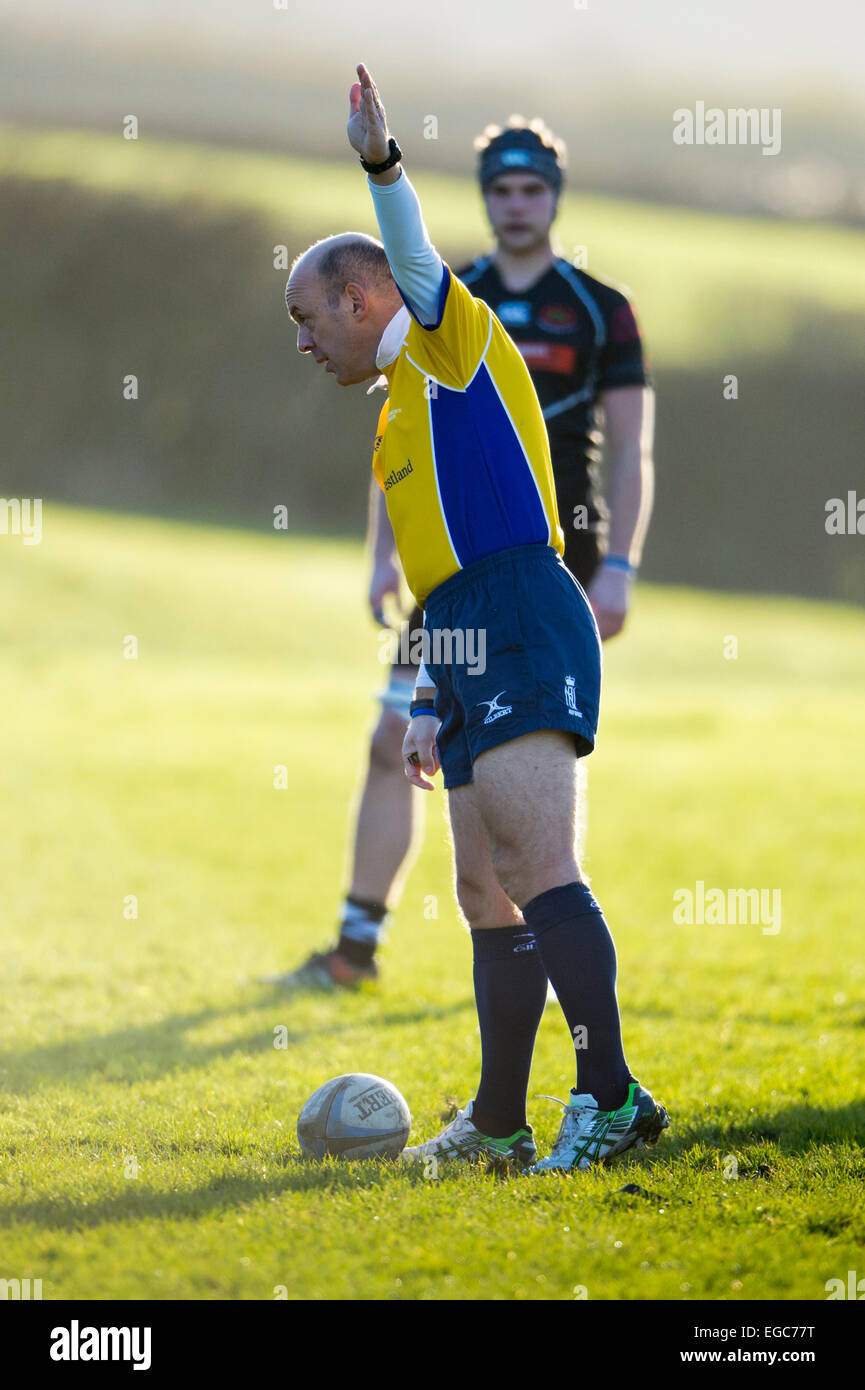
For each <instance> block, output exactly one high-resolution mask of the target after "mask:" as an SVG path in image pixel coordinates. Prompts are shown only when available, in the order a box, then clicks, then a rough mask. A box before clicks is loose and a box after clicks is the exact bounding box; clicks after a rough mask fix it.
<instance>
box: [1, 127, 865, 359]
mask: <svg viewBox="0 0 865 1390" xmlns="http://www.w3.org/2000/svg"><path fill="white" fill-rule="evenodd" d="M421 153H422V154H423V155H424V156H425V159H424V161H423V162H424V163H426V164H429V163H431V162H432V163H434V160H431V159H430V157H429V151H428V150H424V151H422V152H421ZM410 157H411V152H409V158H410ZM9 175H14V176H17V177H22V178H31V179H37V180H45V179H67V180H71V181H72V182H73V183H76V184H78V185H79V186H81V187H82V188H84V189H88V190H91V191H97V192H101V193H116V194H127V195H132V196H135V197H141V198H146V199H148V200H151V201H155V202H161V203H168V204H171V205H175V204H177V203H178V202H182V201H183V200H185V199H192V200H195V201H196V202H200V203H203V204H206V205H210V206H211V207H213V208H214V209H236V210H243V211H247V212H249V213H253V214H256V215H259V216H261V217H262V218H263V219H264V220H265V221H266V222H267V223H268V224H269V225H270V228H271V229H272V233H273V238H274V243H275V244H276V243H281V242H284V243H285V244H286V245H288V248H289V251H290V253H292V254H293V253H294V252H295V251H298V250H301V249H302V248H303V247H304V246H305V245H307V244H308V243H309V242H310V241H312V240H315V239H316V238H318V237H321V236H324V235H327V234H328V233H330V232H334V231H343V230H345V229H346V228H347V227H348V226H351V227H355V228H357V229H359V230H366V231H373V232H374V231H375V230H376V227H375V219H374V215H373V211H372V205H371V203H370V199H369V195H368V193H367V191H366V189H365V186H364V180H363V178H362V177H361V176H360V175H359V174H358V170H357V167H356V165H355V164H354V162H353V160H352V158H351V157H350V154H349V152H348V151H347V153H346V158H345V159H344V160H343V161H340V162H339V163H327V162H322V161H313V160H302V159H295V158H290V157H285V158H280V157H279V156H277V155H273V154H265V153H255V152H250V151H248V150H230V149H221V148H219V147H215V146H201V145H195V144H189V143H184V142H181V141H177V142H174V141H160V140H152V139H150V138H149V137H145V136H144V135H142V137H141V138H140V139H139V140H137V141H132V140H124V139H123V138H122V136H121V135H120V134H119V133H118V134H112V135H108V134H100V133H98V132H84V131H76V130H62V131H57V130H48V131H34V130H19V129H15V128H14V127H10V126H0V177H2V176H9ZM412 177H413V179H414V180H415V182H416V183H417V186H418V190H419V192H420V195H421V199H422V202H423V207H424V213H425V216H426V220H427V223H428V225H429V227H430V229H431V232H432V235H433V237H434V239H435V240H436V241H437V243H438V244H439V245H440V246H441V248H442V250H443V252H444V254H446V255H448V256H450V257H451V258H452V259H453V260H457V259H463V258H467V257H468V256H470V255H475V254H477V252H478V249H479V248H482V247H484V246H485V245H487V243H488V241H489V230H488V227H487V225H486V221H485V218H484V215H483V209H482V205H481V200H480V197H479V195H478V191H477V187H476V185H475V184H474V182H473V181H471V180H468V179H461V178H455V177H452V176H450V175H443V174H437V173H431V172H428V171H427V170H426V169H422V170H420V171H416V170H413V172H412ZM556 231H557V235H558V239H559V242H560V244H561V248H562V250H563V251H564V252H565V253H566V254H568V255H572V254H573V249H574V247H575V246H585V247H586V248H587V256H588V269H589V270H590V271H592V272H593V273H596V274H599V275H601V276H605V275H607V276H609V275H612V276H613V278H615V279H618V280H622V281H625V282H626V283H627V284H628V286H629V287H630V288H631V289H632V290H633V291H634V294H635V295H636V299H637V302H638V304H639V306H640V313H641V317H642V319H643V321H644V322H645V323H646V324H651V334H650V341H649V347H650V350H651V356H652V360H653V362H654V363H655V364H656V365H658V366H663V367H668V368H673V367H675V368H687V369H691V368H693V367H695V366H698V365H700V364H705V363H712V364H715V363H717V362H718V361H719V360H720V361H722V362H729V364H730V365H729V370H730V371H735V370H737V364H738V365H741V363H742V360H743V358H742V335H743V325H744V326H746V327H747V345H748V356H749V357H756V358H757V359H762V358H763V357H765V356H766V355H774V354H778V353H781V352H783V351H785V350H788V349H790V348H791V347H795V346H796V345H797V334H801V332H802V317H803V315H805V316H806V317H808V318H810V317H813V316H814V315H815V314H818V315H822V314H827V313H828V314H830V315H831V316H833V321H834V320H837V322H834V326H833V327H832V330H831V334H830V335H829V337H828V338H827V344H826V350H827V351H830V352H838V351H841V350H842V349H843V348H844V340H845V339H846V338H847V337H848V336H849V337H850V338H851V339H853V340H855V339H856V338H858V336H859V335H860V333H861V318H862V316H863V314H865V233H863V232H861V231H857V230H853V229H850V228H844V227H835V226H831V225H826V224H820V223H795V224H791V223H785V222H782V221H770V220H767V219H759V218H742V217H729V216H722V215H717V214H712V213H706V212H697V211H691V210H688V209H683V208H670V207H664V206H659V205H655V204H648V203H639V202H633V201H628V200H625V199H614V198H607V197H597V196H593V195H583V194H581V193H579V192H575V193H569V194H567V195H566V196H565V197H564V198H563V200H562V209H561V214H560V218H559V221H558V223H557V227H556ZM850 350H851V351H852V350H853V349H852V344H851V348H850Z"/></svg>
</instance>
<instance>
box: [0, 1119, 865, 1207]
mask: <svg viewBox="0 0 865 1390" xmlns="http://www.w3.org/2000/svg"><path fill="white" fill-rule="evenodd" d="M863 1121H865V1101H854V1102H851V1103H850V1104H849V1105H845V1106H839V1107H837V1108H835V1109H820V1108H819V1107H817V1106H809V1105H797V1106H793V1107H791V1108H789V1109H787V1110H782V1111H779V1112H778V1113H776V1114H773V1115H771V1116H769V1115H758V1114H755V1116H754V1118H753V1120H751V1121H749V1122H748V1123H747V1124H744V1125H742V1124H731V1125H728V1126H724V1125H722V1124H721V1123H718V1124H712V1123H711V1122H709V1123H706V1122H700V1123H698V1124H697V1125H695V1126H693V1127H692V1128H691V1129H690V1130H689V1131H687V1132H685V1133H683V1134H682V1135H681V1136H679V1137H678V1138H674V1137H673V1133H672V1132H671V1134H670V1135H669V1136H665V1138H664V1139H663V1141H662V1147H659V1148H658V1149H657V1150H653V1151H652V1153H651V1154H650V1153H649V1151H647V1150H639V1151H634V1152H633V1153H631V1154H627V1155H625V1156H624V1159H623V1162H622V1163H621V1164H617V1165H616V1168H615V1170H614V1171H621V1175H622V1180H623V1182H624V1181H625V1180H626V1179H627V1177H628V1174H629V1172H630V1174H631V1176H632V1177H633V1175H634V1174H635V1173H638V1172H640V1171H642V1172H643V1173H645V1174H646V1179H647V1181H650V1182H653V1181H654V1179H652V1175H651V1168H652V1166H653V1165H652V1162H651V1159H652V1157H653V1155H655V1154H657V1156H658V1157H659V1158H660V1157H665V1158H667V1159H668V1160H671V1161H672V1162H673V1163H674V1164H675V1160H676V1158H677V1157H685V1156H686V1155H687V1154H688V1152H689V1150H691V1149H692V1148H694V1147H695V1146H696V1145H698V1144H700V1145H704V1146H705V1145H711V1146H712V1147H714V1148H720V1149H722V1150H723V1151H725V1152H726V1151H731V1150H734V1149H735V1150H736V1152H737V1153H738V1154H739V1156H740V1158H741V1159H742V1162H743V1169H742V1172H741V1176H742V1177H754V1178H768V1179H771V1177H772V1169H771V1168H770V1167H768V1166H767V1165H766V1164H764V1163H758V1162H757V1161H756V1159H757V1158H759V1157H760V1153H759V1152H758V1153H757V1154H756V1155H755V1156H754V1159H755V1161H754V1162H753V1164H751V1163H750V1159H749V1155H748V1149H749V1148H750V1147H752V1146H753V1147H754V1148H755V1149H756V1150H758V1151H759V1150H761V1149H763V1147H764V1145H765V1143H766V1141H767V1140H772V1141H773V1142H775V1143H776V1144H777V1146H778V1149H779V1151H780V1152H779V1154H778V1156H777V1157H778V1158H780V1159H784V1158H787V1157H794V1156H799V1157H801V1156H804V1155H806V1154H807V1153H808V1152H809V1150H812V1149H814V1150H816V1149H817V1148H818V1147H819V1146H820V1145H824V1144H831V1143H838V1142H841V1141H844V1140H851V1139H852V1140H854V1141H855V1140H857V1139H860V1138H861V1136H862V1133H863ZM668 1146H669V1147H668ZM194 1147H195V1148H196V1151H197V1152H199V1153H206V1152H207V1151H208V1149H212V1150H213V1153H214V1156H217V1155H219V1157H220V1160H221V1161H222V1160H223V1158H224V1155H223V1152H222V1150H221V1149H220V1146H219V1144H218V1142H216V1143H214V1144H208V1143H206V1142H205V1143H203V1144H201V1145H195V1146H194ZM665 1151H666V1152H665ZM241 1157H242V1159H243V1161H244V1162H245V1163H250V1162H253V1161H254V1162H255V1163H256V1164H257V1165H258V1164H260V1163H261V1162H262V1159H261V1158H260V1157H253V1156H252V1155H250V1154H246V1155H242V1156H241ZM634 1160H637V1161H634ZM268 1161H269V1160H268ZM863 1164H865V1158H863ZM751 1168H753V1171H751ZM397 1175H399V1178H400V1180H402V1181H406V1180H407V1181H408V1182H409V1183H410V1184H411V1185H412V1186H424V1185H427V1184H425V1182H424V1174H423V1169H422V1168H421V1167H417V1168H411V1169H401V1168H400V1167H399V1165H397V1164H396V1163H392V1162H387V1161H382V1160H373V1161H372V1162H367V1163H349V1162H346V1161H344V1160H341V1161H332V1160H326V1161H325V1162H324V1163H317V1162H307V1161H305V1160H304V1159H301V1158H299V1157H292V1156H286V1157H285V1158H284V1159H281V1160H277V1161H276V1163H275V1165H274V1166H273V1168H272V1171H270V1172H269V1173H263V1172H261V1171H260V1170H259V1171H257V1172H255V1173H252V1172H249V1171H246V1172H241V1173H232V1172H230V1171H228V1172H225V1171H224V1172H221V1173H218V1174H215V1175H214V1176H213V1177H211V1178H210V1179H209V1181H208V1182H206V1183H204V1184H203V1185H202V1186H200V1187H195V1188H190V1189H187V1190H184V1191H177V1190H176V1189H175V1190H172V1191H163V1190H154V1189H152V1188H150V1189H142V1188H140V1187H135V1188H132V1187H130V1189H129V1190H128V1191H124V1192H123V1193H122V1194H121V1193H113V1194H111V1195H110V1196H107V1197H104V1198H100V1199H97V1200H95V1201H94V1202H92V1203H86V1204H84V1205H81V1204H75V1203H73V1202H71V1201H69V1200H57V1199H51V1198H36V1199H30V1200H29V1201H26V1202H21V1203H17V1204H9V1205H8V1206H5V1207H4V1208H3V1209H2V1210H0V1228H5V1227H12V1226H15V1225H17V1224H25V1223H32V1224H35V1225H37V1226H42V1227H44V1228H45V1229H47V1230H51V1231H71V1230H79V1229H80V1230H85V1229H89V1228H93V1227H96V1226H102V1225H106V1224H110V1223H112V1222H119V1221H124V1222H126V1221H137V1220H147V1219H155V1220H178V1219H179V1220H185V1219H196V1218H198V1217H202V1216H209V1215H211V1214H213V1213H218V1212H219V1211H231V1210H234V1209H236V1208H237V1207H243V1206H245V1205H247V1204H249V1203H250V1202H256V1201H260V1200H262V1199H264V1198H274V1197H278V1196H280V1195H281V1194H282V1193H285V1192H288V1193H291V1192H298V1193H307V1194H309V1195H310V1196H313V1195H314V1194H315V1193H317V1192H322V1193H326V1192H329V1191H342V1192H346V1193H347V1192H357V1191H360V1190H364V1189H367V1190H368V1189H370V1188H374V1187H381V1186H383V1185H384V1184H386V1183H387V1182H389V1181H390V1180H391V1179H393V1178H394V1177H396V1176H397ZM443 1176H445V1175H443ZM456 1176H457V1177H458V1178H459V1177H460V1176H461V1173H459V1172H457V1173H456ZM848 1176H852V1173H848ZM586 1177H587V1175H586V1174H577V1175H575V1176H574V1178H573V1181H574V1182H584V1181H585V1179H586ZM514 1181H524V1179H514ZM531 1181H534V1180H531ZM658 1182H660V1183H661V1185H664V1184H666V1186H667V1187H669V1183H670V1175H669V1174H667V1175H666V1176H665V1177H664V1178H662V1179H658ZM620 1190H627V1189H620ZM537 1192H538V1197H539V1199H541V1198H542V1197H543V1196H544V1195H545V1188H544V1186H543V1184H542V1183H540V1182H539V1183H538V1187H537ZM611 1195H613V1196H616V1195H618V1194H617V1193H613V1194H611V1193H610V1192H609V1189H608V1188H607V1187H606V1186H603V1187H601V1186H599V1188H598V1191H597V1197H598V1200H599V1201H606V1200H608V1198H609V1197H610V1196H611ZM643 1195H645V1194H643ZM649 1195H650V1196H651V1195H652V1194H651V1193H649ZM665 1200H666V1199H665ZM680 1200H686V1199H685V1198H684V1197H681V1198H680ZM286 1219H288V1218H286Z"/></svg>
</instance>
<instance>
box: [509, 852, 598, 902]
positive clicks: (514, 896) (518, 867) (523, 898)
mask: <svg viewBox="0 0 865 1390" xmlns="http://www.w3.org/2000/svg"><path fill="white" fill-rule="evenodd" d="M491 849H492V857H493V865H494V867H495V871H496V877H497V878H498V881H499V883H500V884H501V886H502V889H503V891H504V893H506V894H507V896H508V897H509V898H510V899H511V900H512V901H513V902H515V903H518V904H519V906H520V907H521V908H524V907H525V905H526V903H528V902H531V900H532V898H535V897H537V896H538V894H539V893H545V892H546V891H547V889H549V888H556V887H558V886H559V885H560V884H563V883H576V882H581V881H582V873H581V871H580V866H579V864H578V863H577V860H576V857H575V856H574V855H573V854H570V853H561V852H559V853H558V854H557V853H555V852H551V853H549V854H546V855H544V854H538V853H537V852H536V853H534V854H529V855H527V854H526V851H525V847H524V846H523V845H515V844H509V843H507V842H504V843H502V842H499V843H496V842H493V844H492V846H491Z"/></svg>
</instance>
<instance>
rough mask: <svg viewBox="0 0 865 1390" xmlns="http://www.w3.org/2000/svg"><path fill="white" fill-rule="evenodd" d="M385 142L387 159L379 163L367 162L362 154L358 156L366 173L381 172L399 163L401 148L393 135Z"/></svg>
mask: <svg viewBox="0 0 865 1390" xmlns="http://www.w3.org/2000/svg"><path fill="white" fill-rule="evenodd" d="M387 144H388V149H389V150H390V154H389V155H388V157H387V159H383V160H382V162H381V164H368V163H367V161H366V160H365V159H364V157H363V155H361V156H360V162H361V167H362V168H363V169H365V170H366V172H367V173H368V174H383V173H384V171H385V170H386V169H392V168H393V166H394V165H395V164H399V162H400V160H401V159H402V150H401V149H400V147H399V145H398V144H397V143H396V140H394V138H393V136H391V138H390V139H389V140H388V142H387Z"/></svg>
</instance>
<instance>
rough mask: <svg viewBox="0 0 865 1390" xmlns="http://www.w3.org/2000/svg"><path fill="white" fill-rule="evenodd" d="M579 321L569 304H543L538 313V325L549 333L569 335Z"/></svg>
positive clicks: (575, 311)
mask: <svg viewBox="0 0 865 1390" xmlns="http://www.w3.org/2000/svg"><path fill="white" fill-rule="evenodd" d="M579 321H580V316H579V314H578V313H577V310H576V309H575V308H574V307H573V306H572V305H571V304H545V305H544V307H543V309H541V310H540V311H539V313H538V323H539V324H540V326H541V328H546V329H547V331H548V332H549V333H570V332H571V330H572V329H574V328H576V326H577V324H578V323H579Z"/></svg>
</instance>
